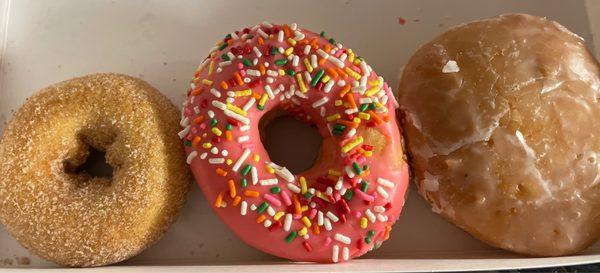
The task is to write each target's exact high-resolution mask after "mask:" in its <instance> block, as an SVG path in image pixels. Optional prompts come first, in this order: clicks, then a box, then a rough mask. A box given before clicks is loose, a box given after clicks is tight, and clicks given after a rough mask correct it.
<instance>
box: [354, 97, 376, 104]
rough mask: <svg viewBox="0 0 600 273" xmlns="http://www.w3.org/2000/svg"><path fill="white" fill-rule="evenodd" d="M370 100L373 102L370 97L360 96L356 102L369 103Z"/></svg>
mask: <svg viewBox="0 0 600 273" xmlns="http://www.w3.org/2000/svg"><path fill="white" fill-rule="evenodd" d="M371 102H373V100H372V99H371V98H360V99H358V103H360V104H364V103H371Z"/></svg>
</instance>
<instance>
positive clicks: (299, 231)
mask: <svg viewBox="0 0 600 273" xmlns="http://www.w3.org/2000/svg"><path fill="white" fill-rule="evenodd" d="M307 233H308V229H307V228H306V227H303V228H301V229H300V230H298V236H304V235H306V234H307Z"/></svg>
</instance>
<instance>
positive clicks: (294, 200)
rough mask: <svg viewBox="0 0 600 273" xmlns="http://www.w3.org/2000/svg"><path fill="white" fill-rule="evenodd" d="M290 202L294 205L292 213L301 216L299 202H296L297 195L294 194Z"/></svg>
mask: <svg viewBox="0 0 600 273" xmlns="http://www.w3.org/2000/svg"><path fill="white" fill-rule="evenodd" d="M292 202H293V203H294V213H295V214H298V215H300V214H302V206H300V201H298V195H296V194H294V198H293V200H292Z"/></svg>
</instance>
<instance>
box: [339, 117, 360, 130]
mask: <svg viewBox="0 0 600 273" xmlns="http://www.w3.org/2000/svg"><path fill="white" fill-rule="evenodd" d="M335 122H337V123H339V124H342V125H345V126H347V127H352V128H357V127H358V124H357V123H355V122H352V121H349V120H343V119H338V120H336V121H335Z"/></svg>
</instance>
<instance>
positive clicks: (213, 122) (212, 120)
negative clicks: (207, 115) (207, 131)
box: [210, 118, 219, 127]
mask: <svg viewBox="0 0 600 273" xmlns="http://www.w3.org/2000/svg"><path fill="white" fill-rule="evenodd" d="M217 123H219V122H218V121H217V119H216V118H213V119H211V120H210V127H215V126H217Z"/></svg>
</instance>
